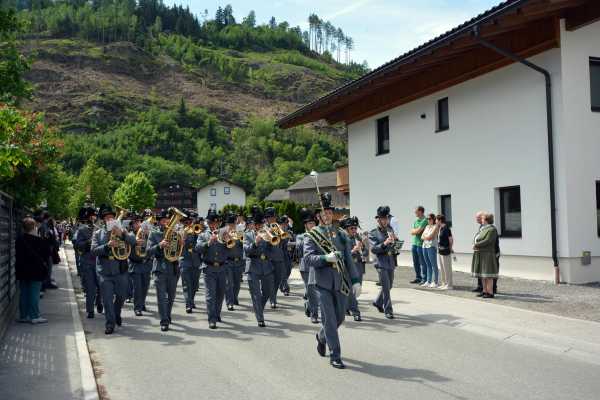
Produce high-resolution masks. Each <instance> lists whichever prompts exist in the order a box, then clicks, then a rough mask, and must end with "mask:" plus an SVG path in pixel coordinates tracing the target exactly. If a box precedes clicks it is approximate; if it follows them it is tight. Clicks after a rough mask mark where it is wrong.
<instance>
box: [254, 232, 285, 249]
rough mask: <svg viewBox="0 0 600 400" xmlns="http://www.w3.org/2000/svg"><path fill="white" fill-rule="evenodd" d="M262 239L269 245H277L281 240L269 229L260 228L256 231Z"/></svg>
mask: <svg viewBox="0 0 600 400" xmlns="http://www.w3.org/2000/svg"><path fill="white" fill-rule="evenodd" d="M256 234H257V235H258V236H260V237H261V238H262V239H263V240H264V241H266V242H269V243H270V244H271V246H277V245H278V244H279V243H280V242H281V238H280V237H279V236H277V235H276V234H275V233H274V232H273V231H271V230H270V229H266V228H262V229H261V230H259V231H258V232H256Z"/></svg>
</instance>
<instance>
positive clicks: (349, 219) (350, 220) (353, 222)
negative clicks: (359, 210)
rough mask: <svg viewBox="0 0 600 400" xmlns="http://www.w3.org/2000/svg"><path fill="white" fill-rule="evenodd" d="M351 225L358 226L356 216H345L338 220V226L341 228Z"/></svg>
mask: <svg viewBox="0 0 600 400" xmlns="http://www.w3.org/2000/svg"><path fill="white" fill-rule="evenodd" d="M352 226H356V227H358V226H359V224H358V217H350V216H346V217H344V218H342V220H341V221H340V227H341V228H343V229H347V228H350V227H352Z"/></svg>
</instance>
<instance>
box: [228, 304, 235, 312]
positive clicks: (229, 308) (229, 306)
mask: <svg viewBox="0 0 600 400" xmlns="http://www.w3.org/2000/svg"><path fill="white" fill-rule="evenodd" d="M227 309H228V310H229V311H233V310H235V308H233V306H232V305H228V306H227Z"/></svg>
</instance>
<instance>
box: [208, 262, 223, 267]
mask: <svg viewBox="0 0 600 400" xmlns="http://www.w3.org/2000/svg"><path fill="white" fill-rule="evenodd" d="M206 265H208V266H209V267H220V266H221V265H223V263H220V262H216V261H215V262H211V263H206Z"/></svg>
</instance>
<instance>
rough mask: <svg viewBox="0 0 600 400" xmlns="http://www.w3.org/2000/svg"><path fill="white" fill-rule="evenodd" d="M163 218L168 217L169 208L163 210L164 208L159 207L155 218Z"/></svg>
mask: <svg viewBox="0 0 600 400" xmlns="http://www.w3.org/2000/svg"><path fill="white" fill-rule="evenodd" d="M163 218H170V215H169V210H165V209H164V208H163V209H161V210H160V211H159V212H157V213H156V219H157V220H159V221H160V220H161V219H163Z"/></svg>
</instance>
